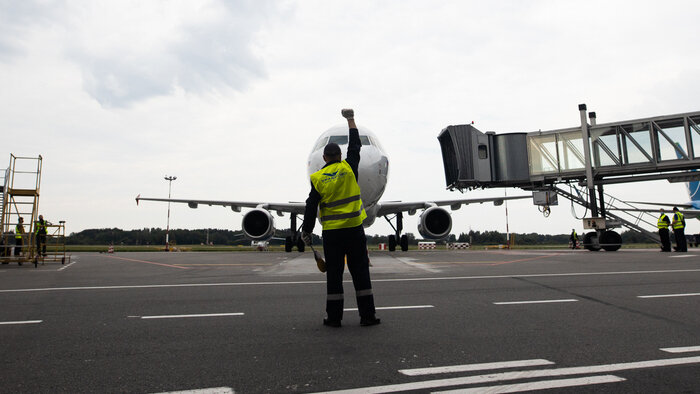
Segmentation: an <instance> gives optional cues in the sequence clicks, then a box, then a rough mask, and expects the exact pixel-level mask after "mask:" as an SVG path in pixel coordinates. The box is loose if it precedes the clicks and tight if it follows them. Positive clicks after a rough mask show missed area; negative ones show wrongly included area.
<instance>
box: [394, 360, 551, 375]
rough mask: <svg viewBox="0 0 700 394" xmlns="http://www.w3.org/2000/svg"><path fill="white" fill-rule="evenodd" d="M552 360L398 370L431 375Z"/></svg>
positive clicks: (548, 363)
mask: <svg viewBox="0 0 700 394" xmlns="http://www.w3.org/2000/svg"><path fill="white" fill-rule="evenodd" d="M552 364H554V363H553V362H552V361H549V360H543V359H533V360H516V361H503V362H496V363H481V364H464V365H449V366H446V367H432V368H414V369H399V372H400V373H402V374H404V375H407V376H420V375H433V374H438V373H453V372H471V371H485V370H494V369H505V368H520V367H536V366H542V365H552Z"/></svg>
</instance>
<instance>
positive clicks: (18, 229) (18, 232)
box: [15, 224, 24, 239]
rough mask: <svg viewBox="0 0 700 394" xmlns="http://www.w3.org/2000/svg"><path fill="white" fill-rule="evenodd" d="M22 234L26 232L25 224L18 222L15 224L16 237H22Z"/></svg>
mask: <svg viewBox="0 0 700 394" xmlns="http://www.w3.org/2000/svg"><path fill="white" fill-rule="evenodd" d="M22 234H24V226H22V225H21V224H18V225H16V226H15V239H22Z"/></svg>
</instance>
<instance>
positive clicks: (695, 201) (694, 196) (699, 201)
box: [624, 170, 700, 220]
mask: <svg viewBox="0 0 700 394" xmlns="http://www.w3.org/2000/svg"><path fill="white" fill-rule="evenodd" d="M695 171H697V170H691V171H689V172H695ZM685 186H686V188H687V189H688V196H690V201H688V202H685V203H670V202H650V201H627V203H630V204H642V205H656V206H658V207H669V208H671V207H677V208H678V210H679V211H680V212H681V213H682V214H683V216H684V217H685V218H686V219H698V220H700V181H692V182H686V184H685ZM624 210H625V211H637V212H658V211H659V208H656V209H650V208H636V209H633V208H625V209H624ZM670 213H671V214H672V213H673V212H670Z"/></svg>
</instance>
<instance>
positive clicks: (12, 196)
mask: <svg viewBox="0 0 700 394" xmlns="http://www.w3.org/2000/svg"><path fill="white" fill-rule="evenodd" d="M41 166H42V157H41V156H39V157H20V156H15V155H13V154H11V155H10V165H9V167H8V168H7V169H6V170H5V171H4V178H3V180H2V185H3V186H2V201H1V202H2V212H1V216H0V233H1V241H0V244H1V245H2V251H0V261H2V263H3V264H7V263H10V262H17V263H18V264H19V265H22V263H23V262H27V261H36V258H35V257H36V250H35V239H34V237H33V236H32V234H33V233H34V222H35V221H36V219H37V216H38V209H39V195H40V185H41ZM20 217H22V218H23V220H24V223H23V226H24V231H25V233H24V236H23V237H22V239H23V247H22V248H21V251H18V250H16V248H15V246H14V245H15V230H16V228H17V225H18V224H19V218H20ZM35 265H36V263H35Z"/></svg>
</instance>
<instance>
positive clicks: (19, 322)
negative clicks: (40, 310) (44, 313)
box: [0, 320, 43, 326]
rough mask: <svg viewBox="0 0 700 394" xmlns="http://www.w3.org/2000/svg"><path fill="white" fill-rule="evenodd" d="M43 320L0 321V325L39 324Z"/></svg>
mask: <svg viewBox="0 0 700 394" xmlns="http://www.w3.org/2000/svg"><path fill="white" fill-rule="evenodd" d="M41 322H43V320H23V321H0V325H3V326H9V325H14V324H39V323H41Z"/></svg>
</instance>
